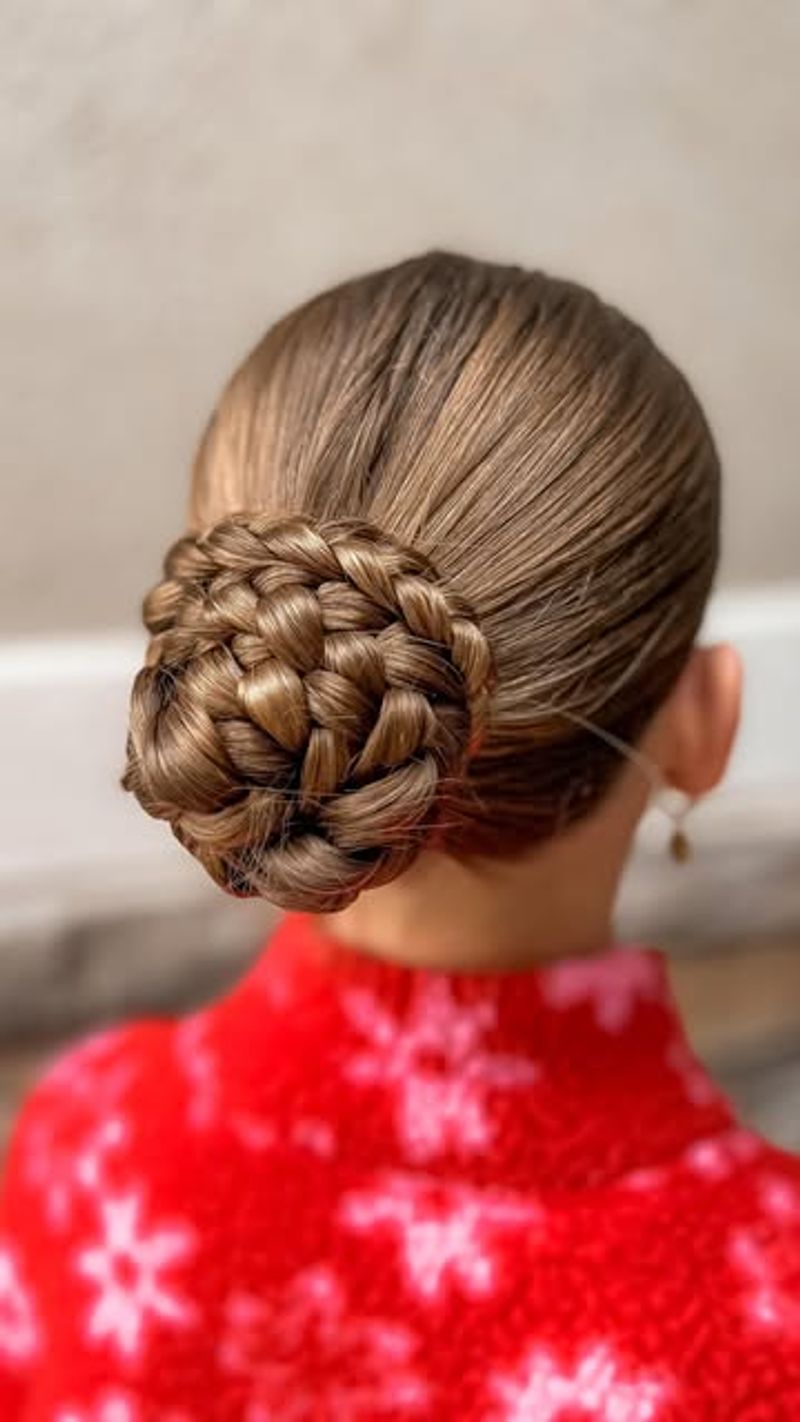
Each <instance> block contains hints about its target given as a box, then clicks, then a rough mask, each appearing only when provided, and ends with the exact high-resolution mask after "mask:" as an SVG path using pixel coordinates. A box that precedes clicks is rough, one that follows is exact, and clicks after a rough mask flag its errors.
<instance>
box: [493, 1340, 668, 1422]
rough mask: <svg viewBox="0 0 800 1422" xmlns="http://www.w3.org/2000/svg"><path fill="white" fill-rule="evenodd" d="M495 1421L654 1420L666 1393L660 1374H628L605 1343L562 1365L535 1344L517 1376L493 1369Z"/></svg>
mask: <svg viewBox="0 0 800 1422" xmlns="http://www.w3.org/2000/svg"><path fill="white" fill-rule="evenodd" d="M492 1391H493V1393H494V1396H495V1397H496V1398H497V1400H498V1403H499V1404H500V1406H501V1408H502V1409H503V1410H502V1411H498V1413H497V1414H496V1417H497V1422H557V1419H558V1418H561V1417H564V1418H565V1422H566V1418H567V1417H568V1418H569V1422H572V1419H573V1417H574V1416H575V1414H576V1413H582V1414H585V1416H586V1417H587V1418H595V1419H598V1422H656V1419H657V1418H658V1416H659V1413H660V1412H661V1410H662V1404H663V1402H664V1400H665V1398H666V1395H667V1388H666V1387H665V1384H664V1382H663V1381H662V1380H661V1379H660V1378H655V1377H648V1376H646V1375H641V1376H639V1377H635V1376H634V1377H626V1375H625V1373H624V1372H623V1370H622V1368H621V1367H620V1364H619V1362H618V1360H617V1358H616V1356H615V1354H614V1352H613V1351H612V1349H611V1348H610V1347H609V1346H608V1345H607V1344H606V1343H597V1344H594V1345H593V1346H591V1347H587V1348H585V1349H584V1351H583V1353H582V1354H581V1355H580V1357H579V1358H578V1360H577V1362H576V1363H575V1364H574V1366H572V1367H567V1368H563V1367H562V1366H560V1365H559V1363H558V1362H557V1360H556V1359H555V1357H554V1356H553V1354H552V1353H550V1352H549V1351H548V1350H547V1349H545V1348H534V1349H533V1350H532V1351H531V1352H530V1353H529V1355H528V1357H527V1359H526V1361H525V1363H524V1365H523V1367H522V1368H521V1369H520V1371H519V1374H518V1375H517V1376H515V1377H508V1376H501V1375H497V1374H495V1376H494V1378H493V1379H492Z"/></svg>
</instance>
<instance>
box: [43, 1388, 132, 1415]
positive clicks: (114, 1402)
mask: <svg viewBox="0 0 800 1422" xmlns="http://www.w3.org/2000/svg"><path fill="white" fill-rule="evenodd" d="M140 1419H141V1414H140V1412H139V1409H138V1407H137V1406H136V1404H135V1403H133V1402H131V1400H130V1399H129V1398H128V1397H126V1396H125V1394H124V1393H119V1392H114V1393H106V1395H105V1397H102V1398H100V1400H99V1401H98V1402H97V1404H96V1405H95V1406H93V1407H92V1408H91V1409H87V1408H85V1407H61V1408H59V1410H58V1412H57V1413H56V1415H55V1418H54V1422H140Z"/></svg>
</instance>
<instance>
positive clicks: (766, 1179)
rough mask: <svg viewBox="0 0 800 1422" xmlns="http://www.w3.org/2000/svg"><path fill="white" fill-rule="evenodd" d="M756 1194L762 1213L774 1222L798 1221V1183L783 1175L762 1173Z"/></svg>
mask: <svg viewBox="0 0 800 1422" xmlns="http://www.w3.org/2000/svg"><path fill="white" fill-rule="evenodd" d="M758 1195H759V1201H760V1203H761V1208H762V1209H763V1211H764V1214H765V1215H767V1216H768V1218H769V1219H771V1220H774V1221H775V1223H776V1224H789V1223H791V1222H794V1221H797V1222H798V1223H800V1185H796V1184H794V1182H793V1181H791V1180H787V1179H786V1178H785V1176H783V1175H772V1174H767V1175H762V1177H761V1179H760V1180H759V1182H758Z"/></svg>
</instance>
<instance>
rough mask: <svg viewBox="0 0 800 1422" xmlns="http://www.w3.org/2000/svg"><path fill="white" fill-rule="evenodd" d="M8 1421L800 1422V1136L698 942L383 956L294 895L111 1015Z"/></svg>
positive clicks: (38, 1212)
mask: <svg viewBox="0 0 800 1422" xmlns="http://www.w3.org/2000/svg"><path fill="white" fill-rule="evenodd" d="M0 1231H1V1232H0V1418H2V1422H387V1420H388V1419H397V1422H420V1419H428V1422H587V1419H602V1422H798V1419H800V1164H799V1163H798V1162H797V1161H796V1160H794V1159H793V1158H791V1157H789V1156H787V1155H785V1154H783V1153H782V1152H780V1151H778V1150H776V1149H774V1148H772V1147H770V1146H769V1145H767V1144H765V1143H764V1142H762V1141H761V1140H760V1139H759V1138H758V1137H756V1136H755V1135H754V1134H753V1133H752V1132H751V1131H749V1130H748V1129H746V1128H745V1127H744V1126H743V1125H741V1124H740V1123H739V1122H738V1121H737V1120H736V1119H735V1116H734V1113H733V1111H732V1109H731V1107H730V1105H729V1103H728V1102H727V1101H726V1100H725V1099H724V1097H723V1096H722V1095H721V1093H720V1092H719V1090H718V1089H717V1088H716V1086H715V1085H714V1083H713V1082H712V1081H711V1080H710V1079H709V1077H708V1075H707V1074H706V1072H705V1070H704V1069H703V1068H702V1067H701V1066H700V1064H699V1063H698V1062H697V1060H696V1059H695V1057H694V1056H693V1054H692V1052H691V1050H690V1049H689V1047H688V1046H687V1041H686V1038H685V1035H684V1032H683V1029H682V1027H681V1023H680V1021H679V1017H678V1013H677V1010H676V1007H675V1004H674V1001H673V998H672V995H671V992H670V988H669V984H668V977H667V971H666V966H665V962H664V960H663V958H662V956H661V955H660V954H659V953H657V952H655V951H653V950H650V949H643V948H622V947H612V948H610V949H609V950H608V951H605V952H603V953H602V954H601V955H599V956H597V957H594V958H586V959H580V960H579V959H574V960H569V961H562V962H558V963H554V964H551V965H549V966H542V967H539V968H537V969H533V970H529V971H525V972H522V973H505V974H504V973H483V974H471V975H464V974H457V973H446V974H445V973H438V972H431V971H427V970H419V969H411V968H406V967H398V966H394V965H389V964H386V963H383V962H377V961H376V960H374V959H371V958H370V957H368V956H367V955H366V954H361V953H359V952H358V951H357V950H356V949H355V948H354V947H351V946H348V947H343V946H341V945H340V944H337V943H334V942H333V941H332V940H330V939H329V938H328V937H327V936H326V934H325V931H324V929H322V928H321V927H320V923H319V921H318V920H316V919H314V918H312V917H310V916H308V915H303V914H288V915H286V916H285V917H284V918H283V919H282V920H281V922H280V924H279V926H278V929H277V931H276V933H275V934H274V936H273V938H272V940H271V941H270V943H269V944H268V945H267V947H266V948H265V949H264V950H263V951H262V952H260V954H259V955H258V957H257V958H256V960H255V962H254V963H253V964H252V966H251V967H250V968H249V969H248V970H247V971H246V972H245V973H244V974H243V976H242V977H241V978H240V980H239V982H238V983H237V984H236V985H235V987H234V988H233V989H232V991H230V992H229V993H227V994H226V995H225V996H224V997H222V998H221V999H219V1000H218V1001H217V1002H215V1003H213V1004H211V1005H209V1006H206V1007H204V1008H203V1009H202V1010H200V1011H196V1012H193V1013H192V1014H191V1015H188V1016H185V1017H183V1018H181V1019H178V1020H171V1019H170V1020H168V1019H166V1018H153V1019H149V1020H145V1021H139V1022H136V1023H134V1024H132V1025H124V1026H119V1027H113V1028H111V1029H110V1030H105V1031H103V1032H101V1033H95V1034H93V1035H92V1036H90V1037H88V1038H84V1039H83V1040H81V1041H80V1042H79V1043H78V1044H76V1045H74V1046H73V1047H71V1048H70V1049H68V1050H67V1051H66V1052H65V1053H64V1054H62V1055H61V1056H60V1057H59V1058H58V1059H57V1060H56V1061H55V1062H54V1064H53V1065H52V1066H51V1067H50V1068H49V1069H48V1070H47V1071H46V1072H45V1074H44V1075H43V1076H42V1078H41V1080H40V1082H39V1084H38V1085H37V1086H36V1088H35V1089H34V1090H33V1092H32V1093H31V1095H30V1096H29V1098H28V1100H27V1101H26V1103H25V1105H24V1107H23V1110H22V1112H21V1114H20V1117H19V1119H18V1122H17V1126H16V1130H15V1132H14V1135H13V1140H12V1145H11V1149H10V1153H9V1156H8V1159H7V1162H6V1171H5V1181H4V1188H3V1192H2V1205H1V1206H0Z"/></svg>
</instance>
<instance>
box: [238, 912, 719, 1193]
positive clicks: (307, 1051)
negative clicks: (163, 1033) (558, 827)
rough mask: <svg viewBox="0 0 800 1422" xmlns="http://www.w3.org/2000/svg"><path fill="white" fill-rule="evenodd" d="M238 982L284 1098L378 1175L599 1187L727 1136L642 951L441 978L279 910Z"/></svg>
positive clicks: (655, 956) (653, 958)
mask: <svg viewBox="0 0 800 1422" xmlns="http://www.w3.org/2000/svg"><path fill="white" fill-rule="evenodd" d="M242 987H243V988H244V989H246V992H247V994H253V995H254V996H251V998H250V1000H251V1001H253V1002H255V1001H257V1003H258V1004H259V1011H260V1013H261V1015H262V1024H263V1013H264V1011H265V1010H266V1011H267V1012H268V1013H269V1017H270V1021H271V1024H272V1025H271V1035H272V1037H273V1040H274V1034H275V1033H276V1032H277V1033H278V1036H279V1038H280V1041H281V1044H282V1070H283V1071H284V1072H285V1073H287V1074H288V1076H289V1077H290V1078H291V1080H292V1083H293V1087H294V1089H295V1090H296V1091H297V1092H298V1093H300V1094H302V1095H303V1097H304V1098H305V1099H308V1097H309V1094H311V1095H313V1096H316V1097H318V1098H319V1100H318V1101H317V1106H318V1108H319V1109H320V1110H322V1109H323V1107H324V1108H325V1109H327V1110H328V1112H330V1111H331V1110H336V1114H337V1115H339V1116H340V1117H341V1126H342V1130H343V1132H344V1134H345V1137H346V1139H347V1140H348V1141H349V1150H350V1153H351V1154H352V1155H355V1156H359V1157H364V1158H367V1157H371V1158H375V1157H376V1156H377V1157H379V1158H380V1159H381V1160H382V1161H383V1163H384V1164H385V1165H386V1166H387V1167H388V1168H401V1167H402V1168H404V1169H407V1168H408V1167H409V1166H412V1167H414V1168H418V1169H420V1170H424V1171H426V1172H432V1173H434V1174H438V1175H440V1176H447V1175H451V1174H455V1173H457V1174H458V1176H459V1178H462V1179H463V1178H465V1177H466V1178H469V1179H472V1180H474V1181H476V1182H482V1181H483V1182H488V1181H491V1182H492V1183H493V1184H495V1185H498V1184H499V1185H507V1186H508V1187H509V1188H513V1187H520V1186H523V1185H531V1184H536V1185H537V1186H538V1188H539V1189H540V1190H547V1189H548V1188H549V1189H551V1190H556V1191H557V1190H559V1189H575V1188H580V1187H587V1186H594V1187H599V1186H602V1185H603V1184H606V1183H609V1182H611V1181H612V1180H617V1179H618V1178H619V1177H620V1176H621V1175H623V1174H626V1173H633V1174H634V1176H641V1173H642V1172H649V1171H652V1170H653V1169H654V1168H657V1167H658V1166H660V1165H662V1164H665V1163H667V1162H669V1161H672V1160H674V1159H675V1158H676V1157H678V1156H680V1155H681V1154H682V1153H684V1152H687V1151H690V1150H691V1147H692V1144H693V1142H696V1141H698V1140H700V1139H705V1138H708V1137H710V1136H716V1135H719V1134H720V1133H726V1132H732V1131H733V1132H734V1134H735V1122H734V1119H733V1116H732V1113H731V1109H730V1107H729V1105H728V1103H727V1101H726V1100H725V1099H724V1097H723V1096H722V1095H721V1093H720V1092H719V1090H718V1089H717V1088H716V1087H715V1085H714V1084H713V1082H712V1081H711V1080H710V1078H709V1077H708V1075H707V1074H706V1072H705V1070H704V1069H703V1068H702V1066H701V1065H700V1064H699V1063H698V1061H697V1060H696V1058H695V1057H694V1056H693V1054H692V1052H691V1050H690V1048H689V1046H688V1044H687V1040H686V1036H685V1033H684V1029H683V1026H682V1024H681V1021H680V1017H679V1013H678V1010H677V1007H676V1004H675V1001H674V999H673V996H672V993H671V990H670V986H669V978H668V972H667V967H666V962H665V959H664V957H663V955H662V954H661V953H659V952H657V951H655V950H653V949H650V948H642V947H637V946H616V945H615V946H612V947H609V948H608V949H606V950H604V951H602V952H600V953H597V954H596V955H594V956H591V957H582V958H573V959H564V960H560V961H556V962H551V963H547V964H544V965H542V966H540V967H533V968H529V969H525V970H523V971H513V972H512V971H503V972H498V973H492V972H479V973H475V972H467V973H456V972H439V971H435V970H432V969H423V968H418V967H405V966H400V965H398V964H397V963H393V962H387V961H385V960H381V959H378V958H376V957H373V956H370V955H368V954H367V953H365V952H363V951H361V950H359V949H358V948H357V947H356V946H354V945H350V944H344V943H342V942H340V941H339V940H336V939H333V938H332V937H330V936H329V935H328V934H327V933H326V932H325V930H324V929H323V928H322V927H321V925H320V921H319V920H318V919H316V918H314V917H313V916H312V915H309V914H300V913H290V914H287V915H285V916H284V917H283V918H282V920H281V921H280V922H279V924H278V927H277V929H276V931H275V932H274V934H273V936H272V938H271V940H270V942H269V944H268V945H267V947H266V949H265V951H264V952H263V953H262V954H261V956H260V957H259V958H258V960H257V961H256V963H255V965H254V967H253V969H252V971H251V972H250V974H248V976H247V979H246V980H245V982H244V983H243V984H242ZM236 996H237V998H238V997H239V995H238V994H236ZM239 1001H240V1002H241V999H240V998H239ZM242 1027H243V1023H242V1019H241V1017H240V1018H239V1023H238V1028H239V1030H241V1029H242ZM254 1050H255V1048H254ZM336 1101H338V1102H339V1107H340V1108H341V1109H337V1106H336Z"/></svg>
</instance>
